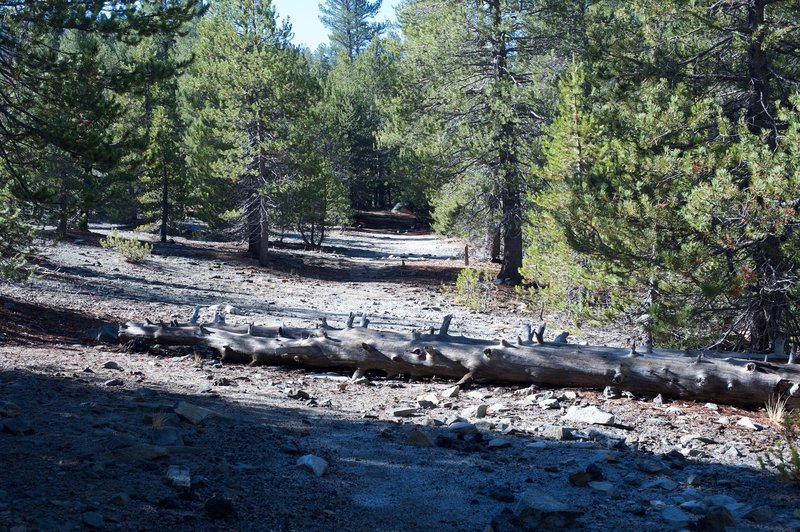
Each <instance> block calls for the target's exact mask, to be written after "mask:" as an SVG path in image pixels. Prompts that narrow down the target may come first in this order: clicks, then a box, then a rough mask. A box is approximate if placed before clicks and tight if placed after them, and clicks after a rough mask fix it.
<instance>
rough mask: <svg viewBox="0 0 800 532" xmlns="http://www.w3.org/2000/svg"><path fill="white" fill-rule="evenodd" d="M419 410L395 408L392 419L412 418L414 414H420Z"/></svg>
mask: <svg viewBox="0 0 800 532" xmlns="http://www.w3.org/2000/svg"><path fill="white" fill-rule="evenodd" d="M418 412H419V409H417V408H395V409H393V410H392V411H391V416H392V417H411V416H413V415H414V414H416V413H418Z"/></svg>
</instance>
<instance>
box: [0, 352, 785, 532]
mask: <svg viewBox="0 0 800 532" xmlns="http://www.w3.org/2000/svg"><path fill="white" fill-rule="evenodd" d="M37 353H38V356H42V357H47V351H46V350H40V351H38V352H37ZM102 357H105V358H107V359H112V360H115V361H117V362H118V363H119V365H120V366H121V367H122V368H123V369H122V370H121V371H108V370H106V371H104V370H101V369H99V365H95V364H97V363H98V361H99V360H100V358H98V357H97V356H87V357H86V358H89V359H91V362H88V363H89V364H92V365H93V367H94V370H93V372H87V371H80V370H76V369H75V368H76V367H78V366H77V365H79V364H81V363H86V362H82V359H81V356H80V355H75V357H74V358H72V359H70V360H66V361H65V360H57V359H53V360H50V361H47V360H42V361H41V364H39V365H37V366H35V368H24V369H21V368H17V369H13V370H11V369H6V370H4V371H0V401H7V402H13V403H14V404H15V405H17V407H18V410H19V416H18V417H15V418H5V421H7V420H8V419H18V420H24V421H25V422H27V423H29V424H30V427H31V428H32V429H33V432H32V433H29V434H18V435H14V434H8V433H1V432H2V431H0V457H1V458H2V463H3V464H4V466H3V468H4V471H3V475H2V476H0V528H1V527H9V528H11V527H14V526H20V525H23V526H28V527H31V528H34V529H36V528H40V529H48V528H49V529H53V530H57V529H61V528H63V529H66V528H75V527H79V526H80V523H81V520H82V518H83V517H82V516H83V514H85V513H86V512H97V513H100V514H102V515H103V516H104V519H105V522H106V524H107V525H109V528H116V529H147V530H156V529H158V530H169V529H176V530H216V529H237V530H326V531H327V530H376V529H378V530H485V529H486V528H487V526H488V525H489V524H490V523H491V521H492V519H493V517H495V516H497V515H499V514H500V513H501V512H503V511H504V510H506V509H509V508H511V507H512V506H513V505H514V501H515V500H516V498H517V496H518V495H519V494H520V493H521V492H523V491H525V490H529V489H532V490H537V491H538V492H540V493H542V494H549V495H550V496H552V497H554V498H556V499H558V500H560V501H562V502H564V503H566V504H567V505H568V506H570V507H575V508H581V509H584V510H586V513H585V514H584V516H583V517H582V518H581V519H580V520H579V521H578V522H577V523H576V525H575V526H576V528H581V529H589V530H597V529H604V528H606V527H610V528H616V529H627V530H651V529H655V528H664V527H667V526H668V525H667V523H666V522H665V521H663V520H662V519H661V511H662V510H661V506H660V504H659V503H655V502H652V501H659V500H660V501H667V502H670V501H671V500H672V499H674V498H676V497H679V496H680V493H696V494H697V495H691V496H690V498H692V497H694V498H697V497H700V498H702V497H711V496H714V495H720V494H725V495H728V496H731V497H733V498H734V499H736V500H737V501H742V502H744V503H747V504H748V505H750V506H753V507H755V506H758V505H760V504H768V505H769V506H770V507H771V508H773V510H774V511H775V512H776V513H778V514H780V515H781V516H784V517H785V515H789V514H790V513H791V511H793V509H794V504H795V503H796V499H793V497H794V496H796V491H790V490H786V489H780V490H779V489H776V488H778V487H779V485H778V484H777V482H776V481H775V479H774V478H773V477H771V476H770V475H767V474H764V473H762V472H759V471H754V470H751V469H747V468H740V467H731V466H725V465H719V464H703V463H701V462H696V461H693V460H685V459H676V458H674V457H673V458H663V457H654V456H652V455H650V454H649V453H646V452H639V451H636V450H631V449H627V450H621V449H608V448H606V447H604V446H603V445H601V444H599V443H597V442H588V443H587V442H578V441H563V442H559V441H548V440H545V439H542V438H537V437H534V436H531V435H527V434H525V435H502V434H501V433H499V432H497V431H494V430H492V429H490V428H489V427H486V428H484V429H483V430H482V431H481V432H480V433H478V434H479V435H476V433H469V434H466V435H463V434H462V435H458V434H456V433H454V432H453V431H452V430H449V429H448V428H447V427H438V428H437V427H423V426H418V425H414V424H412V423H408V422H405V423H402V424H400V423H397V422H391V421H386V420H378V419H361V420H356V419H352V413H351V414H349V416H351V417H350V418H348V417H347V416H346V415H344V414H340V413H338V412H337V406H339V405H342V404H345V403H346V402H347V401H348V391H347V390H344V391H341V392H340V393H339V394H338V395H334V396H333V397H334V400H333V401H331V402H330V403H329V404H327V405H316V404H315V402H314V398H313V397H312V398H311V399H310V400H289V399H286V395H285V394H286V392H285V389H287V388H289V387H292V386H296V385H297V383H298V382H299V381H302V380H303V379H306V378H309V375H308V374H305V373H303V372H299V371H289V370H286V371H284V370H276V369H270V368H258V369H252V370H247V372H246V374H244V375H239V376H237V377H236V378H235V379H233V380H234V381H235V383H234V385H231V386H226V387H218V388H217V390H218V391H219V393H220V395H219V396H208V395H207V394H197V393H192V392H191V391H189V390H188V386H185V385H182V384H181V383H180V382H179V379H180V374H181V373H182V372H190V371H193V369H192V364H193V363H194V362H193V361H192V360H191V358H189V357H185V356H184V357H180V356H178V357H170V356H160V357H156V356H151V355H147V354H131V355H124V354H122V353H102ZM145 358H148V359H149V360H150V362H153V363H155V364H161V365H174V367H175V368H176V372H177V375H176V382H173V383H172V384H171V385H170V387H169V389H165V388H164V385H165V383H162V382H154V383H153V384H148V380H147V375H146V374H141V375H137V374H136V373H135V372H133V373H131V372H129V371H126V369H125V368H126V366H129V365H130V366H133V365H136V366H137V367H141V365H142V364H141V363H142V362H145V360H144V359H145ZM134 362H136V364H134ZM90 369H91V368H90ZM199 371H206V372H207V373H208V374H209V375H210V376H211V378H213V379H222V378H228V379H229V380H231V379H230V377H229V376H230V375H232V374H231V373H230V370H229V369H228V368H220V367H213V368H207V369H202V368H201V369H199ZM265 372H267V373H268V375H269V376H270V380H271V381H272V384H265V385H264V386H261V387H259V389H258V391H257V392H254V391H252V390H250V391H248V393H246V394H242V393H239V389H240V388H239V386H237V385H236V383H240V386H244V385H245V383H248V382H253V381H256V380H259V379H257V377H258V376H259V375H261V374H263V373H265ZM140 373H141V372H140ZM144 373H146V371H145V372H144ZM109 376H118V378H119V379H120V380H121V381H123V384H122V385H121V386H119V387H115V386H106V385H104V382H107V381H106V379H108V378H109ZM325 378H328V379H329V381H330V382H329V386H330V388H331V389H335V388H336V387H338V386H339V384H340V383H341V381H340V380H338V379H337V378H335V377H325ZM135 379H140V380H142V379H143V382H141V383H137V382H135ZM262 380H263V379H262ZM324 382H328V381H324ZM382 385H392V386H403V384H402V383H400V382H397V383H391V382H390V383H386V384H382V383H378V386H382ZM375 393H376V402H377V401H379V399H380V392H379V388H376V392H375ZM181 402H186V403H190V404H191V405H193V406H196V407H202V408H206V409H208V410H210V411H212V412H214V414H213V415H211V416H209V417H208V418H206V419H205V420H204V421H202V422H200V423H198V424H193V423H190V422H188V421H185V420H181V419H180V418H178V417H177V416H176V415H174V411H175V407H176V406H177V405H179V404H180V403H181ZM0 404H2V403H0ZM0 419H3V418H0ZM412 420H413V418H412ZM422 420H423V417H422V416H420V417H419V418H417V419H416V421H422ZM406 421H408V420H406ZM164 427H172V429H170V430H165V428H164ZM415 430H419V431H421V432H422V433H424V434H425V436H426V437H427V438H428V440H429V441H430V442H431V443H432V444H433V445H432V446H421V447H417V446H413V445H409V444H408V443H407V442H408V439H409V437H410V436H412V433H413V431H415ZM165 433H170V434H173V435H175V434H177V435H178V436H179V437H180V438H182V442H183V445H181V444H179V443H175V442H173V444H172V445H160V446H158V447H152V446H153V445H154V444H156V443H159V440H158V438H160V437H162V436H164V435H165ZM498 437H501V438H502V439H503V440H504V441H505V443H507V444H509V446H508V447H496V448H495V447H492V446H490V444H489V442H490V441H491V440H492V439H494V438H498ZM536 442H538V443H536ZM531 443H534V446H532V447H531V446H529V444H531ZM154 449H155V450H154ZM159 454H164V456H158V455H159ZM306 454H313V455H316V456H319V457H322V458H324V459H325V460H327V461H328V462H329V464H330V467H329V471H328V473H327V474H326V475H324V476H322V477H316V476H314V475H312V474H310V473H308V472H306V471H303V470H300V469H298V468H297V467H296V462H297V460H298V457H300V456H302V455H306ZM137 456H138V457H137ZM642 461H644V462H646V463H658V464H661V465H662V466H663V469H662V470H660V471H657V472H653V473H645V472H643V471H642V470H640V469H637V467H636V466H635V465H634V464H636V463H638V462H642ZM592 464H594V468H595V469H599V471H600V472H601V473H602V475H603V477H604V478H605V480H607V481H608V482H610V483H611V485H612V486H613V491H612V492H611V493H605V492H604V491H602V490H596V489H592V488H591V487H577V486H574V485H572V484H571V483H570V482H569V480H568V476H569V474H570V473H572V472H576V471H587V468H588V467H590V466H591V465H592ZM170 466H175V467H176V468H178V469H177V470H184V471H186V472H187V473H188V474H189V475H190V478H191V479H192V480H191V487H189V488H177V487H174V486H172V485H170V482H169V481H168V480H167V474H168V471H169V469H170ZM692 478H695V479H697V478H700V479H702V480H701V481H700V482H699V483H695V484H696V485H695V486H694V487H690V486H689V484H691V483H693V482H694V481H692V480H691V479H692ZM661 481H671V482H674V483H675V485H676V486H675V487H669V486H668V487H666V488H665V487H662V486H661V485H658V482H661ZM653 483H655V485H653V486H649V485H650V484H653ZM648 486H649V487H648ZM691 490H693V492H692V491H691ZM120 493H123V494H124V496H123V495H119V494H120ZM214 496H216V497H221V498H226V499H228V500H230V501H231V502H232V505H233V508H234V510H235V513H234V514H231V515H229V516H225V517H222V518H220V519H217V520H214V519H211V518H210V517H209V515H208V514H207V513H206V510H205V507H204V505H205V503H206V501H208V500H209V499H211V498H212V497H214ZM645 501H646V502H645ZM781 519H783V517H781ZM503 522H504V523H505V524H504V525H503V526H500V527H499V528H500V529H506V530H508V529H514V528H515V527H516V526H519V523H514V522H513V521H511V522H509V521H507V520H506V521H503ZM736 523H737V525H738V527H740V528H742V529H752V528H756V527H757V524H756V523H754V522H752V521H747V520H744V519H743V518H741V517H737V518H736ZM758 526H761V525H758ZM765 526H766V528H765V529H775V530H777V529H782V528H783V527H784V526H787V522H785V521H782V522H781V521H777V520H775V519H773V520H772V521H771V522H770V523H767V525H765Z"/></svg>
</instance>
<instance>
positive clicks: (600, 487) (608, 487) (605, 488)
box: [589, 480, 614, 495]
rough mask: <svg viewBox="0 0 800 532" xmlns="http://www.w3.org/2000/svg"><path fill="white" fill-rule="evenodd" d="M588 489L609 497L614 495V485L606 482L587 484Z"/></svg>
mask: <svg viewBox="0 0 800 532" xmlns="http://www.w3.org/2000/svg"><path fill="white" fill-rule="evenodd" d="M589 487H590V488H592V489H593V490H595V491H599V492H600V493H602V494H603V495H611V494H612V493H614V485H613V484H612V483H611V482H608V481H604V480H603V481H594V482H589Z"/></svg>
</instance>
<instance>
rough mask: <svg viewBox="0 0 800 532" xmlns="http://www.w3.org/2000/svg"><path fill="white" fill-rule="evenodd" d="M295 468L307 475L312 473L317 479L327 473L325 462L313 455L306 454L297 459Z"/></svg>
mask: <svg viewBox="0 0 800 532" xmlns="http://www.w3.org/2000/svg"><path fill="white" fill-rule="evenodd" d="M297 467H298V468H300V469H302V470H304V471H308V472H309V473H314V475H316V476H318V477H321V476H322V475H324V474H325V473H327V472H328V462H327V460H325V459H324V458H320V457H319V456H314V455H313V454H307V455H305V456H301V457H300V458H298V460H297Z"/></svg>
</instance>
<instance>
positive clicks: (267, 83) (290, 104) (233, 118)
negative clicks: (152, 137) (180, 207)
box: [183, 0, 318, 263]
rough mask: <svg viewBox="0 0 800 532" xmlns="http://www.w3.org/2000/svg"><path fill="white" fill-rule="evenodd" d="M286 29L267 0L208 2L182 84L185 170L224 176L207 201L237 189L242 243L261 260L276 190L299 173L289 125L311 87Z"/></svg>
mask: <svg viewBox="0 0 800 532" xmlns="http://www.w3.org/2000/svg"><path fill="white" fill-rule="evenodd" d="M290 34H291V28H290V27H289V26H287V25H283V26H279V25H278V24H277V23H276V20H275V11H274V8H273V7H272V4H271V2H270V1H269V0H226V1H222V2H219V3H217V4H215V5H214V7H213V8H212V10H211V13H210V15H209V16H208V17H207V18H206V19H204V20H203V21H202V22H201V23H200V25H199V27H198V37H197V41H196V42H195V46H194V48H193V52H194V54H195V55H196V57H197V58H198V59H197V61H196V62H195V64H194V65H193V66H192V68H191V70H190V72H189V74H190V75H189V76H188V77H187V80H186V82H185V83H184V88H183V90H184V92H185V95H186V98H187V102H189V107H188V108H187V111H188V112H189V113H190V114H191V115H192V123H191V124H190V128H189V132H190V134H189V138H188V141H189V145H190V162H191V164H192V166H193V167H194V170H193V172H194V173H195V175H198V174H202V173H203V172H210V173H209V174H207V175H211V176H213V177H214V178H216V179H217V180H219V181H221V182H222V183H226V184H225V185H223V186H222V187H221V188H222V191H223V192H225V191H227V192H229V194H223V195H222V196H221V197H219V198H214V199H213V200H212V201H216V200H221V201H222V202H223V203H225V202H226V200H228V199H230V197H231V194H230V192H231V191H232V190H236V191H237V192H238V193H239V197H240V201H241V205H242V207H241V208H242V211H243V213H244V216H245V219H246V222H245V225H246V228H247V229H246V232H247V235H248V242H249V246H248V249H249V251H250V252H251V253H252V254H253V255H255V256H256V257H258V258H259V260H260V261H261V262H262V263H266V262H267V261H268V245H269V231H270V227H271V226H272V225H273V223H274V221H275V215H276V213H277V212H279V211H280V205H279V204H278V200H279V199H280V198H281V197H285V195H284V194H282V190H283V188H284V187H285V186H286V185H287V184H288V183H291V182H292V181H293V180H295V178H296V177H297V176H298V174H299V169H298V167H297V165H296V164H295V159H293V153H292V151H293V149H294V148H296V146H294V145H293V144H292V140H293V138H294V137H295V128H297V127H302V126H303V125H304V124H307V122H306V121H305V120H304V119H303V116H304V115H305V114H306V113H308V112H310V109H309V106H308V105H307V102H308V101H311V100H313V99H314V94H315V92H316V91H317V90H318V88H317V86H316V84H315V83H314V80H313V78H312V77H311V75H310V71H309V68H308V65H307V63H306V60H305V57H304V56H303V55H302V54H301V52H300V51H299V50H298V49H297V48H295V47H294V46H292V45H291V44H290V43H289V36H290ZM296 155H297V156H298V157H299V156H301V154H296ZM217 186H219V185H217ZM223 210H227V209H223Z"/></svg>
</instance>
